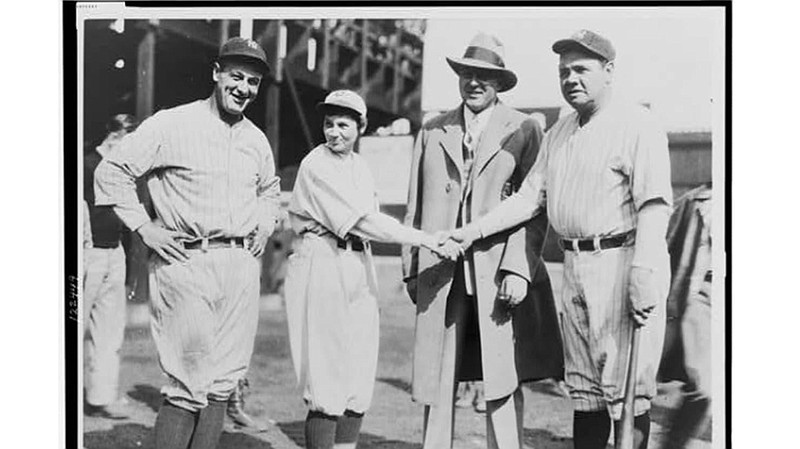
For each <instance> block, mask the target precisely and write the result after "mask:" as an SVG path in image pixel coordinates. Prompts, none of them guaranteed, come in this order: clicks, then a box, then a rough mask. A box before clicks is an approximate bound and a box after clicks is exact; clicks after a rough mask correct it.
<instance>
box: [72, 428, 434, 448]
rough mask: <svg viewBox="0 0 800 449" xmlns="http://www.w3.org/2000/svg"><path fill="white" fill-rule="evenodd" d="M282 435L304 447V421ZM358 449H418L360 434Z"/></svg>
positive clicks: (401, 442)
mask: <svg viewBox="0 0 800 449" xmlns="http://www.w3.org/2000/svg"><path fill="white" fill-rule="evenodd" d="M277 426H278V428H279V429H281V432H283V434H284V435H286V436H287V437H288V438H289V439H290V440H292V442H293V443H294V444H296V445H298V446H300V447H305V445H306V437H305V421H293V422H282V423H278V424H277ZM358 448H359V449H420V448H422V445H421V444H419V443H409V442H408V441H400V440H388V439H386V438H384V437H382V436H379V435H374V434H371V433H365V432H361V434H360V435H359V437H358ZM87 449H88V448H87Z"/></svg>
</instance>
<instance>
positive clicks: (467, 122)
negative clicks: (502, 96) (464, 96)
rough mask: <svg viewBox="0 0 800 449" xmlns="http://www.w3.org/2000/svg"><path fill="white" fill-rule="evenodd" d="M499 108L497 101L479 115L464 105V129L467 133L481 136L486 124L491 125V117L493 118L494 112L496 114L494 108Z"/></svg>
mask: <svg viewBox="0 0 800 449" xmlns="http://www.w3.org/2000/svg"><path fill="white" fill-rule="evenodd" d="M495 106H497V102H496V101H495V102H494V103H492V104H491V105H489V106H488V107H487V108H486V109H484V110H482V111H481V112H479V113H477V114H476V113H474V112H472V110H471V109H470V108H468V107H467V105H466V104H465V105H463V108H464V127H465V128H466V131H469V132H470V133H472V135H473V136H476V137H477V136H479V135H481V133H482V132H483V130H484V129H485V128H486V124H487V123H489V117H491V116H492V112H494V108H495Z"/></svg>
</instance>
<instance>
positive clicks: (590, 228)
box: [522, 103, 672, 238]
mask: <svg viewBox="0 0 800 449" xmlns="http://www.w3.org/2000/svg"><path fill="white" fill-rule="evenodd" d="M534 177H539V178H540V180H541V182H542V187H543V191H544V195H540V196H539V198H540V201H546V205H547V215H548V217H549V218H550V222H551V223H552V225H553V228H554V229H555V230H556V232H558V233H559V234H560V235H561V236H563V237H566V238H590V237H595V236H607V235H613V234H618V233H621V232H625V231H629V230H632V229H634V228H635V227H636V214H637V211H638V210H639V208H641V206H642V205H643V204H644V203H645V202H647V201H648V200H652V199H659V198H660V199H662V200H663V201H664V202H665V203H667V204H668V205H670V206H671V205H672V186H671V182H670V162H669V152H668V149H667V137H666V134H665V133H664V131H663V130H661V129H659V128H658V126H656V124H655V122H654V120H653V118H652V117H651V114H650V113H649V111H647V110H646V109H644V108H643V107H640V106H624V105H618V104H613V103H612V104H610V105H608V106H607V107H606V108H605V109H603V110H601V111H599V112H598V114H597V115H596V116H595V117H593V118H592V119H591V120H590V121H589V122H588V123H586V124H584V125H583V126H579V122H578V114H577V113H576V112H573V113H572V114H570V115H568V116H566V117H564V118H562V119H561V120H559V121H558V122H557V123H556V124H555V125H553V128H552V129H551V130H550V131H548V133H547V135H546V136H545V138H544V141H543V142H542V148H541V151H540V152H539V156H538V158H537V161H536V163H535V164H534V166H533V168H532V169H531V172H530V173H529V175H528V178H527V179H526V184H532V180H533V178H534ZM522 191H524V192H532V191H533V189H530V188H528V189H523V190H522Z"/></svg>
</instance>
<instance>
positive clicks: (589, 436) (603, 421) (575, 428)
mask: <svg viewBox="0 0 800 449" xmlns="http://www.w3.org/2000/svg"><path fill="white" fill-rule="evenodd" d="M610 435H611V417H610V416H609V414H608V410H599V411H596V412H579V411H576V412H574V414H573V416H572V443H573V446H574V448H575V449H605V447H606V443H607V442H608V437H609V436H610Z"/></svg>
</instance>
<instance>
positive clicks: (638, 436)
mask: <svg viewBox="0 0 800 449" xmlns="http://www.w3.org/2000/svg"><path fill="white" fill-rule="evenodd" d="M621 428H622V421H614V442H615V443H616V441H617V439H618V438H619V433H620V429H621ZM649 442H650V411H646V412H644V413H642V414H641V415H639V416H637V417H635V418H633V448H634V449H647V445H648V443H649Z"/></svg>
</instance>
